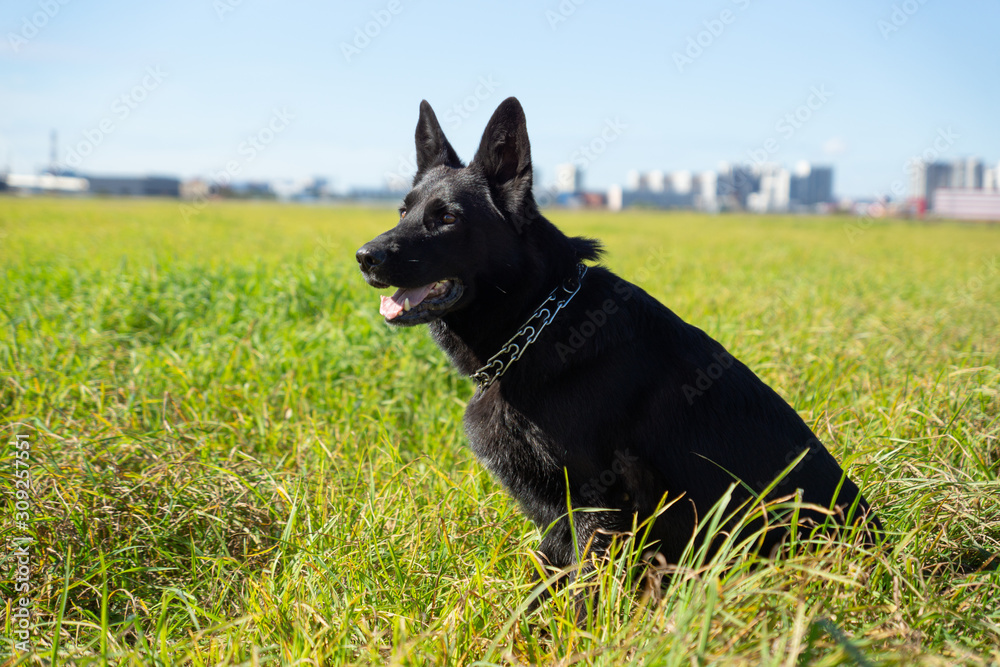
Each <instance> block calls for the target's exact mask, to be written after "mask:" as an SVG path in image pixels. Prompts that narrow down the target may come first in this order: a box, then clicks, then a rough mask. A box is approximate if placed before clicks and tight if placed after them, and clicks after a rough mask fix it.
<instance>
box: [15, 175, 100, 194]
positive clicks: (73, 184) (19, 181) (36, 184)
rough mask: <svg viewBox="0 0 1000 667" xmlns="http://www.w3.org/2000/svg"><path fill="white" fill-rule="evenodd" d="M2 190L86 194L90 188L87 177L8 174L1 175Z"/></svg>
mask: <svg viewBox="0 0 1000 667" xmlns="http://www.w3.org/2000/svg"><path fill="white" fill-rule="evenodd" d="M0 183H2V185H0V190H14V191H17V192H25V193H43V192H59V193H64V194H84V193H86V192H87V190H88V189H89V184H88V183H87V179H85V178H80V177H78V176H57V175H55V174H6V175H5V176H0Z"/></svg>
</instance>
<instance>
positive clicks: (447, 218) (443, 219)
mask: <svg viewBox="0 0 1000 667" xmlns="http://www.w3.org/2000/svg"><path fill="white" fill-rule="evenodd" d="M456 220H458V218H456V217H455V216H453V215H452V214H451V213H445V214H444V215H442V216H441V222H443V223H444V224H446V225H451V224H453V223H454V222H455V221H456Z"/></svg>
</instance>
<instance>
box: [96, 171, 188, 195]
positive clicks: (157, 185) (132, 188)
mask: <svg viewBox="0 0 1000 667" xmlns="http://www.w3.org/2000/svg"><path fill="white" fill-rule="evenodd" d="M85 178H86V179H87V181H88V182H89V183H90V193H91V194H95V195H106V196H112V197H180V196H181V182H180V179H178V178H173V177H172V176H86V177H85Z"/></svg>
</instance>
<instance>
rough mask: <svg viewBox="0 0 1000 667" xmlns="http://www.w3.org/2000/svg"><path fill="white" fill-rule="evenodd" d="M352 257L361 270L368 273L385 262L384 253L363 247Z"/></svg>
mask: <svg viewBox="0 0 1000 667" xmlns="http://www.w3.org/2000/svg"><path fill="white" fill-rule="evenodd" d="M354 257H355V259H357V260H358V264H360V265H361V268H362V269H363V270H365V271H369V270H371V269H374V268H375V267H376V266H378V265H379V264H381V263H382V262H384V261H385V251H384V250H379V249H377V248H369V247H368V246H366V245H363V246H361V249H360V250H358V252H357V254H356V255H354Z"/></svg>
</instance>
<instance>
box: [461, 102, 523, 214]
mask: <svg viewBox="0 0 1000 667" xmlns="http://www.w3.org/2000/svg"><path fill="white" fill-rule="evenodd" d="M471 164H472V165H477V166H478V167H479V168H480V169H481V170H482V171H483V174H484V175H485V176H486V180H487V181H488V182H489V184H490V190H492V191H493V193H494V196H496V197H497V198H499V199H500V200H501V201H500V202H499V203H500V204H501V205H502V206H506V208H507V210H508V211H511V212H524V210H523V209H525V208H526V207H527V208H529V209H533V208H534V198H533V197H532V196H531V146H530V145H529V143H528V124H527V122H526V121H525V118H524V110H523V109H522V108H521V103H520V102H518V101H517V98H516V97H508V98H507V99H505V100H504V101H503V102H501V103H500V106H498V107H497V110H496V111H494V112H493V117H492V118H490V122H489V123H487V124H486V130H485V131H484V132H483V139H482V141H481V142H480V143H479V150H478V151H476V157H474V158H473V159H472V163H471ZM470 166H471V165H470Z"/></svg>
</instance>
